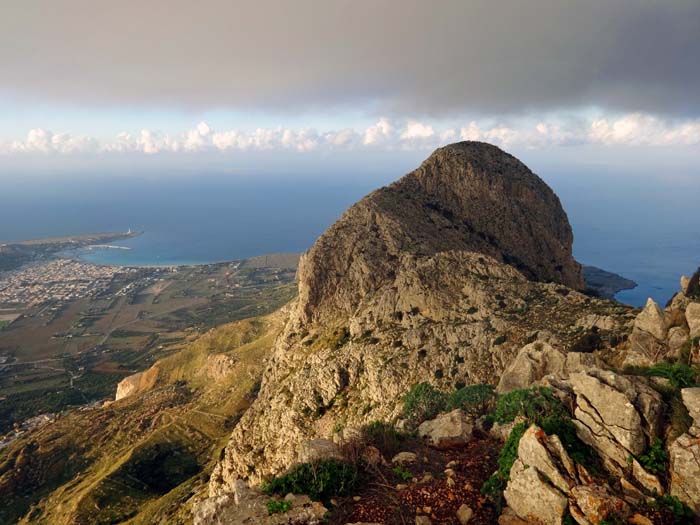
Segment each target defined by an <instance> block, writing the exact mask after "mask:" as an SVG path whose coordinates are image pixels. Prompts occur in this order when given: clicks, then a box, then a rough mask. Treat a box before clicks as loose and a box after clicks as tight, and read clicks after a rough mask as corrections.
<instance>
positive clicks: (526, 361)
mask: <svg viewBox="0 0 700 525" xmlns="http://www.w3.org/2000/svg"><path fill="white" fill-rule="evenodd" d="M565 364H566V356H565V355H564V353H563V352H561V351H559V350H556V349H554V348H552V347H551V346H550V345H549V344H547V343H543V342H541V341H536V342H534V343H530V344H528V345H526V346H524V347H523V348H521V349H520V351H519V352H518V355H517V356H516V358H515V359H514V360H513V362H512V363H511V364H510V366H509V367H508V368H506V370H505V371H504V372H503V374H502V375H501V379H500V381H499V382H498V387H497V390H498V392H501V393H504V392H510V391H511V390H515V389H517V388H527V387H529V386H530V385H532V384H533V383H535V382H536V381H538V380H540V379H542V378H543V377H544V376H546V375H549V374H554V373H556V372H563V371H564V366H565Z"/></svg>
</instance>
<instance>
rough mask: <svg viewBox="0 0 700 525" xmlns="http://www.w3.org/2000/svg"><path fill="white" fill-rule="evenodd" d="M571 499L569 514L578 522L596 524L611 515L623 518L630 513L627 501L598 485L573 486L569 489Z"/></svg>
mask: <svg viewBox="0 0 700 525" xmlns="http://www.w3.org/2000/svg"><path fill="white" fill-rule="evenodd" d="M571 500H572V505H571V507H570V511H571V515H572V516H573V517H574V518H575V519H576V520H577V521H578V522H579V523H591V524H597V523H600V522H602V521H605V520H607V519H608V518H610V517H613V516H614V517H617V518H622V519H625V518H627V517H628V516H629V515H630V513H631V512H630V507H629V505H627V503H625V502H624V501H623V500H621V499H620V498H618V497H616V496H613V495H611V494H610V493H609V492H608V490H607V489H606V488H605V487H602V486H600V485H578V486H576V487H574V488H573V489H571ZM581 518H583V519H581ZM584 520H585V521H584Z"/></svg>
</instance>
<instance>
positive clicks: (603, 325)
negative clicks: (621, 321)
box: [576, 314, 617, 330]
mask: <svg viewBox="0 0 700 525" xmlns="http://www.w3.org/2000/svg"><path fill="white" fill-rule="evenodd" d="M576 326H580V327H581V328H584V329H585V330H590V329H591V328H598V329H599V330H614V329H615V327H616V326H617V321H615V318H614V317H611V316H609V315H596V314H588V315H585V316H583V317H581V318H580V319H579V320H578V321H576Z"/></svg>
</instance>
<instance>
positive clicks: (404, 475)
mask: <svg viewBox="0 0 700 525" xmlns="http://www.w3.org/2000/svg"><path fill="white" fill-rule="evenodd" d="M392 472H393V473H394V474H395V475H396V477H397V478H399V479H402V480H403V481H408V480H410V479H411V478H413V474H411V473H410V472H409V471H408V470H406V469H405V468H403V467H402V466H401V465H397V466H396V467H394V468H393V469H392Z"/></svg>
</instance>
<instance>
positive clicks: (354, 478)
mask: <svg viewBox="0 0 700 525" xmlns="http://www.w3.org/2000/svg"><path fill="white" fill-rule="evenodd" d="M358 480H359V471H358V469H357V467H356V466H355V465H352V464H350V463H347V462H345V461H340V460H338V459H325V460H321V461H317V462H314V463H302V464H301V465H299V466H297V467H295V468H294V469H292V470H291V471H290V472H288V473H287V474H284V475H282V476H279V477H276V478H272V479H271V480H270V481H269V482H267V483H265V484H264V485H263V487H262V488H263V492H265V493H266V494H279V495H282V496H284V495H286V494H289V493H290V492H291V493H293V494H306V495H307V496H309V497H310V498H311V499H313V500H318V501H321V502H323V503H325V504H328V503H330V499H331V498H333V497H335V496H347V495H348V494H350V493H351V492H352V490H353V489H354V488H355V486H356V485H357V483H358Z"/></svg>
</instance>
